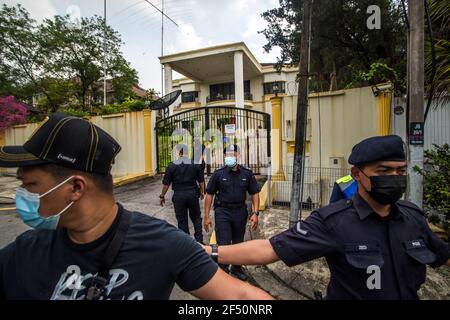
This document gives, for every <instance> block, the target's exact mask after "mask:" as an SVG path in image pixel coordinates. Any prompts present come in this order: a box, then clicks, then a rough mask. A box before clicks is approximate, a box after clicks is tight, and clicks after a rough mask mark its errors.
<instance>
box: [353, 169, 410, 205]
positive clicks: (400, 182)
mask: <svg viewBox="0 0 450 320" xmlns="http://www.w3.org/2000/svg"><path fill="white" fill-rule="evenodd" d="M360 170H361V169H360ZM361 172H362V173H363V174H364V175H365V176H366V177H367V178H369V179H370V185H371V186H372V188H371V189H370V191H368V190H367V189H366V188H364V189H366V191H367V193H368V194H369V195H370V196H371V197H372V198H373V199H374V200H375V201H376V202H378V203H381V204H393V203H395V202H397V201H398V200H400V198H401V197H402V195H403V194H404V193H405V191H406V176H401V175H388V176H370V177H369V176H368V175H366V174H365V173H364V171H362V170H361Z"/></svg>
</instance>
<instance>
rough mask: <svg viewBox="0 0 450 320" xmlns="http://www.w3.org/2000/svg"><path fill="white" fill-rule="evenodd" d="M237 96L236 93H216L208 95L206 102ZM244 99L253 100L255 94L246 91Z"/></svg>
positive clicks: (233, 98) (230, 98)
mask: <svg viewBox="0 0 450 320" xmlns="http://www.w3.org/2000/svg"><path fill="white" fill-rule="evenodd" d="M235 99H236V96H235V95H234V94H225V95H221V94H216V95H213V96H207V97H206V103H209V102H216V101H226V100H235ZM244 100H253V94H251V93H250V92H244Z"/></svg>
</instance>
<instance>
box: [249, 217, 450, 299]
mask: <svg viewBox="0 0 450 320" xmlns="http://www.w3.org/2000/svg"><path fill="white" fill-rule="evenodd" d="M309 214H310V213H309V212H303V214H302V216H303V219H305V218H306V217H307V216H308V215H309ZM288 216H289V211H288V210H286V209H275V208H271V209H268V210H266V211H265V212H264V213H263V214H262V215H261V216H260V226H259V228H258V230H259V231H258V232H256V233H252V235H251V236H252V238H261V239H268V238H270V237H272V236H274V235H275V234H278V233H280V232H282V231H284V230H286V229H287V228H288V225H289V223H288ZM264 267H265V268H266V269H267V271H268V272H269V273H270V274H272V276H273V277H274V278H276V279H277V280H279V281H281V282H282V283H284V284H285V285H286V286H287V287H288V288H290V289H292V290H293V291H295V292H297V293H299V294H300V295H302V296H303V297H305V298H310V299H313V298H314V292H315V291H320V292H321V293H322V295H323V297H325V294H326V287H327V284H328V281H329V277H330V272H329V269H328V265H327V263H326V261H325V258H320V259H316V260H313V261H310V262H306V263H303V264H301V265H298V266H294V267H287V266H286V265H285V264H284V263H283V262H281V261H278V262H276V263H272V264H270V265H267V266H264ZM419 297H420V298H421V299H425V300H428V299H431V300H450V270H449V268H448V267H446V266H442V267H440V268H437V269H432V268H429V267H427V279H426V281H425V283H424V284H423V285H422V287H421V289H420V290H419Z"/></svg>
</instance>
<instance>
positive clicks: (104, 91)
mask: <svg viewBox="0 0 450 320" xmlns="http://www.w3.org/2000/svg"><path fill="white" fill-rule="evenodd" d="M103 23H104V25H103V105H106V0H104V1H103Z"/></svg>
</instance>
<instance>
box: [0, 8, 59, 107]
mask: <svg viewBox="0 0 450 320" xmlns="http://www.w3.org/2000/svg"><path fill="white" fill-rule="evenodd" d="M0 56H1V57H2V58H1V60H0V79H1V80H2V81H1V82H0V93H1V94H2V95H5V94H15V95H16V96H17V97H18V98H22V99H28V100H31V96H32V94H33V93H34V92H39V93H41V94H44V95H45V96H46V97H47V99H48V100H49V102H50V103H52V98H51V97H50V96H49V95H48V92H47V88H45V87H44V86H42V83H40V78H41V77H42V75H43V70H42V65H43V64H44V63H45V57H44V56H43V55H42V52H41V50H40V46H39V41H38V39H37V37H36V22H35V21H34V20H33V19H31V18H30V16H29V14H28V12H27V11H26V10H25V9H24V8H23V7H22V6H21V5H17V7H8V6H7V5H5V4H4V5H3V6H2V8H1V10H0ZM23 88H26V89H27V90H26V91H23V90H22V89H23Z"/></svg>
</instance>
